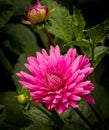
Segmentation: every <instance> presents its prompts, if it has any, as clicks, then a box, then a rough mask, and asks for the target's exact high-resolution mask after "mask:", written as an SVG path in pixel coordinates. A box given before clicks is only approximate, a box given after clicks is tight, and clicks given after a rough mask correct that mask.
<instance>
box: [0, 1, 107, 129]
mask: <svg viewBox="0 0 109 130" xmlns="http://www.w3.org/2000/svg"><path fill="white" fill-rule="evenodd" d="M56 1H57V2H56ZM56 1H55V0H42V1H41V4H43V5H47V6H48V7H49V9H50V10H51V14H50V19H49V21H48V23H46V25H47V26H45V27H46V29H47V30H48V32H49V33H50V34H51V36H52V38H53V40H54V41H55V42H56V44H58V45H59V46H60V48H61V52H62V54H65V53H66V51H67V50H68V49H69V48H70V47H71V48H74V47H75V48H76V49H77V51H78V53H79V54H83V55H86V56H87V57H88V58H89V59H90V61H91V63H92V66H93V67H94V69H95V72H94V73H95V79H94V80H95V81H93V78H92V76H91V77H89V79H90V80H92V82H93V83H94V82H95V83H94V84H95V90H94V91H93V93H92V96H94V99H95V105H94V108H95V109H96V110H97V111H98V113H99V114H100V115H101V116H102V118H103V119H104V120H105V121H106V122H109V103H108V101H109V88H108V86H105V85H104V84H102V85H101V84H100V83H101V80H102V78H101V77H105V78H106V80H105V82H107V84H109V72H108V69H107V68H108V67H107V68H105V66H106V64H109V58H107V59H108V60H106V62H105V63H104V62H103V61H104V58H105V57H106V56H109V55H108V53H109V45H108V44H109V18H108V17H107V19H105V20H104V21H103V22H101V23H97V24H96V25H93V24H92V23H91V22H90V23H87V21H88V20H87V19H85V18H84V14H83V13H82V12H83V11H82V10H81V9H79V8H78V7H79V6H80V5H81V6H83V5H84V4H85V3H87V2H88V0H82V1H80V0H77V1H76V0H73V1H71V0H68V1H58V0H56ZM64 2H65V3H67V4H65V3H64ZM92 2H94V1H92ZM33 3H34V1H33V0H0V79H1V78H2V79H3V81H2V80H1V84H0V89H1V90H5V92H1V93H0V130H23V129H25V130H36V129H37V130H55V129H57V124H56V119H55V120H54V118H53V117H52V115H51V112H49V111H47V110H46V109H45V107H44V106H43V105H41V104H40V105H39V104H36V105H37V106H36V107H35V106H34V107H33V104H32V103H29V105H28V107H27V106H26V107H25V103H24V104H23V105H22V104H20V105H19V104H18V102H16V97H17V96H18V95H19V94H23V93H19V92H18V91H20V90H21V85H20V84H19V83H18V78H17V76H16V73H17V72H19V71H22V70H24V71H27V70H26V68H25V67H24V63H26V62H27V57H28V56H35V55H36V52H37V51H41V49H42V48H45V49H46V50H47V51H49V46H50V44H51V43H50V42H49V40H48V38H47V36H46V34H45V32H44V30H41V29H42V26H37V27H36V28H35V27H33V26H27V25H24V24H22V23H21V19H22V17H23V15H24V13H27V5H30V6H32V4H33ZM70 4H71V5H70ZM94 4H95V3H94ZM63 5H64V6H63ZM65 5H66V7H65ZM77 5H78V6H77ZM87 8H88V7H87ZM92 10H93V9H92ZM100 15H101V14H100ZM49 23H50V24H49ZM88 25H90V26H88ZM38 27H39V28H38ZM43 27H44V26H43ZM38 29H40V30H38ZM106 41H107V42H106ZM106 69H107V70H106ZM104 72H107V73H106V74H108V75H106V74H105V73H104ZM7 80H9V83H10V84H6V83H7ZM12 83H13V84H12ZM11 84H12V85H13V86H12V87H11V86H10V85H11ZM2 88H3V89H2ZM4 88H5V89H4ZM7 88H8V90H10V91H8V90H7ZM11 88H14V89H13V90H11ZM26 103H27V102H26ZM21 105H22V106H24V107H21ZM26 105H27V104H26ZM79 105H80V108H79V110H80V111H81V112H82V113H83V114H84V115H85V117H86V118H87V119H88V120H89V121H90V122H91V124H92V125H93V126H95V127H96V128H98V129H99V130H104V128H102V125H101V124H100V121H99V120H98V119H97V118H96V116H95V115H94V114H93V112H92V111H91V109H90V108H89V106H88V104H87V103H85V102H83V101H81V102H79ZM25 108H26V109H25ZM60 117H61V119H63V121H64V123H65V124H64V125H63V130H89V127H88V126H87V125H86V124H85V123H84V121H83V120H82V119H80V117H79V116H78V115H77V114H76V113H75V111H74V110H73V109H71V108H69V111H68V112H66V113H64V114H61V115H60ZM57 123H58V122H57ZM107 125H108V123H107Z"/></svg>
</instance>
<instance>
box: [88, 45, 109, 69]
mask: <svg viewBox="0 0 109 130" xmlns="http://www.w3.org/2000/svg"><path fill="white" fill-rule="evenodd" d="M108 52H109V48H108V47H105V46H98V47H96V48H95V49H94V68H96V66H97V65H98V64H99V63H100V61H101V60H102V59H103V57H104V56H105V55H106V54H107V53H108ZM88 57H89V59H91V53H89V55H88Z"/></svg>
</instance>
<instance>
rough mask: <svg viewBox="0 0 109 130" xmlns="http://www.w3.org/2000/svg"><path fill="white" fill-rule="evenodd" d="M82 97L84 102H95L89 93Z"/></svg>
mask: <svg viewBox="0 0 109 130" xmlns="http://www.w3.org/2000/svg"><path fill="white" fill-rule="evenodd" d="M82 98H83V100H85V101H86V102H88V103H90V104H95V101H94V99H93V98H92V97H91V96H89V95H87V96H83V97H82Z"/></svg>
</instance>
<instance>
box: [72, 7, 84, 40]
mask: <svg viewBox="0 0 109 130" xmlns="http://www.w3.org/2000/svg"><path fill="white" fill-rule="evenodd" d="M71 24H72V29H73V32H74V34H75V37H76V39H77V40H81V38H82V37H83V36H84V35H83V33H82V32H83V30H84V28H85V21H84V18H83V16H82V14H81V10H79V9H77V8H75V7H73V15H72V21H71Z"/></svg>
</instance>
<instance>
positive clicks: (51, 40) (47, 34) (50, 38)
mask: <svg viewBox="0 0 109 130" xmlns="http://www.w3.org/2000/svg"><path fill="white" fill-rule="evenodd" d="M44 32H45V34H46V36H47V37H48V40H49V41H50V43H51V45H53V46H55V45H56V44H55V42H54V40H53V38H52V36H51V35H50V33H49V32H48V30H47V29H44Z"/></svg>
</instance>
